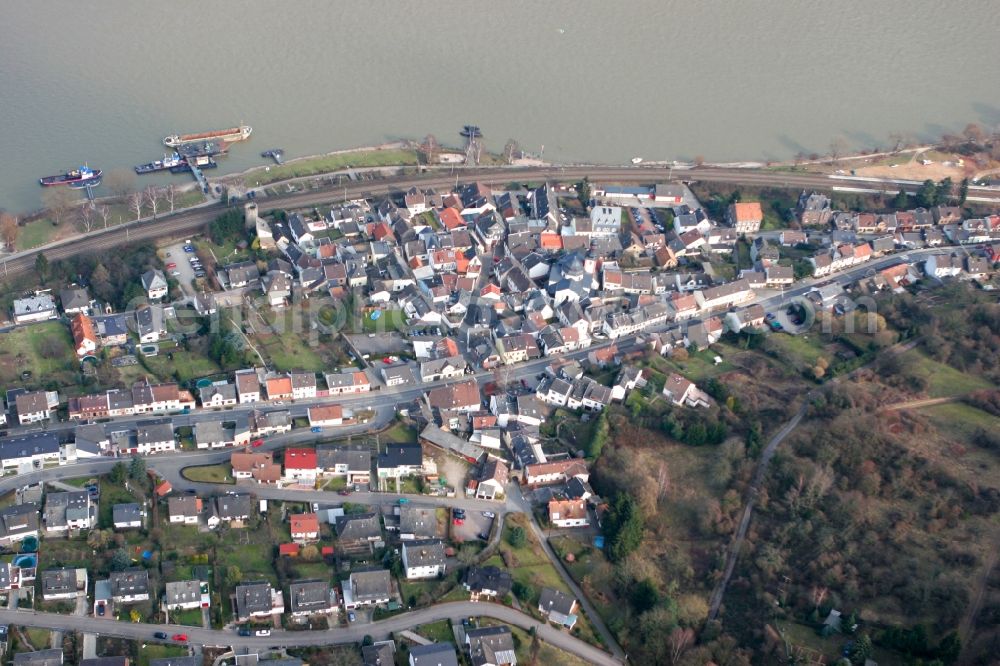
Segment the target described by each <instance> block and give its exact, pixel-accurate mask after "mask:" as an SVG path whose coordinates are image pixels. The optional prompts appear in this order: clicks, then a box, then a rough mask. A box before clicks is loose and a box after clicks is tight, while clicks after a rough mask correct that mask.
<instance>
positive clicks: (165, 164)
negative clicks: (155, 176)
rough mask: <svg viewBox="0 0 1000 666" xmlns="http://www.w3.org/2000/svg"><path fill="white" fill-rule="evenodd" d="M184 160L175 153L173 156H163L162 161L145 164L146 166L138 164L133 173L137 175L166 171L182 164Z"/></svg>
mask: <svg viewBox="0 0 1000 666" xmlns="http://www.w3.org/2000/svg"><path fill="white" fill-rule="evenodd" d="M183 163H184V160H183V159H181V156H180V155H178V154H177V153H174V154H173V155H169V156H168V155H164V156H163V159H162V160H154V161H152V162H147V163H146V164H140V165H138V166H137V167H135V172H136V173H138V174H144V173H156V172H157V171H166V170H167V169H170V168H172V167H175V166H177V165H179V164H183Z"/></svg>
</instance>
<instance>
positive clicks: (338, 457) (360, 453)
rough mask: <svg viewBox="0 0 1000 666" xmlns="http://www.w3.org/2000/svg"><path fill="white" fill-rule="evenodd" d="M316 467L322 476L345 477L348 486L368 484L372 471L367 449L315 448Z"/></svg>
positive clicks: (344, 447)
mask: <svg viewBox="0 0 1000 666" xmlns="http://www.w3.org/2000/svg"><path fill="white" fill-rule="evenodd" d="M316 466H317V467H318V468H319V472H320V474H322V475H323V476H336V477H345V480H346V482H347V485H349V486H353V485H355V484H359V483H368V482H369V480H370V478H371V470H372V454H371V450H370V449H368V448H367V447H365V448H360V447H359V448H350V447H346V446H317V447H316Z"/></svg>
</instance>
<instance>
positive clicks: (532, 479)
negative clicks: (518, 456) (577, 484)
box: [523, 458, 590, 486]
mask: <svg viewBox="0 0 1000 666" xmlns="http://www.w3.org/2000/svg"><path fill="white" fill-rule="evenodd" d="M523 472H524V477H523V478H524V485H526V486H546V485H551V484H556V483H565V482H566V481H569V480H570V479H572V478H577V477H579V478H581V479H583V480H584V481H587V480H588V479H589V478H590V473H589V472H588V471H587V465H586V464H585V463H584V462H583V461H582V460H580V459H579V458H566V459H564V460H554V461H552V462H544V463H535V464H531V465H526V466H525V467H524V470H523Z"/></svg>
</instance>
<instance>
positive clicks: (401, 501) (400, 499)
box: [399, 497, 410, 504]
mask: <svg viewBox="0 0 1000 666" xmlns="http://www.w3.org/2000/svg"><path fill="white" fill-rule="evenodd" d="M409 501H410V500H408V499H407V498H405V497H400V498H399V503H400V504H407V503H409Z"/></svg>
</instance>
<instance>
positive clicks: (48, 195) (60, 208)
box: [42, 187, 77, 226]
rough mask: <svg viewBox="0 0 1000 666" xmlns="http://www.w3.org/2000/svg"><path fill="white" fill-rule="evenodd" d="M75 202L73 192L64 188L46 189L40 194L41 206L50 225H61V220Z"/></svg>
mask: <svg viewBox="0 0 1000 666" xmlns="http://www.w3.org/2000/svg"><path fill="white" fill-rule="evenodd" d="M76 201H77V197H76V195H75V194H73V190H70V189H67V188H65V187H47V188H45V190H44V191H43V192H42V205H43V206H45V210H47V211H48V213H49V217H50V218H51V220H52V224H55V225H57V226H58V225H60V224H62V221H63V218H64V217H66V214H67V213H68V212H69V211H70V209H71V208H72V207H73V204H75V203H76Z"/></svg>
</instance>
